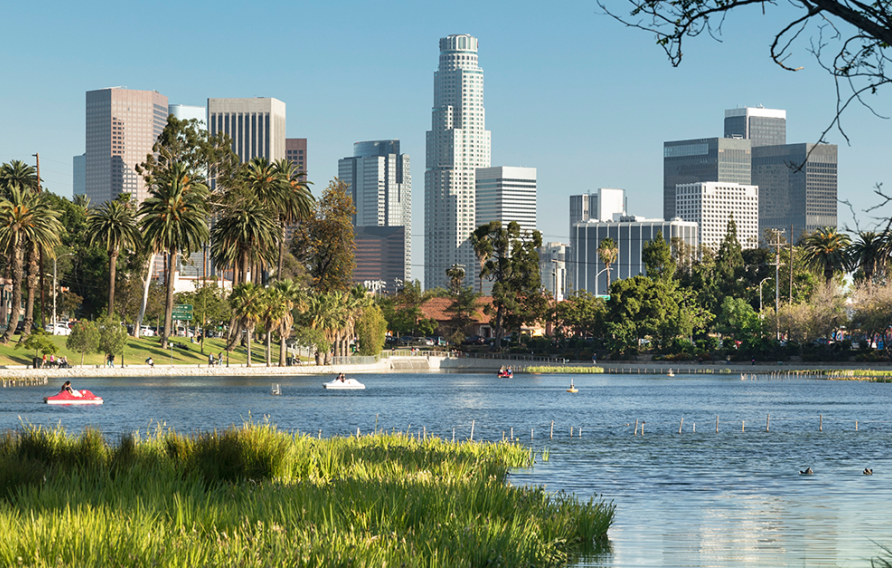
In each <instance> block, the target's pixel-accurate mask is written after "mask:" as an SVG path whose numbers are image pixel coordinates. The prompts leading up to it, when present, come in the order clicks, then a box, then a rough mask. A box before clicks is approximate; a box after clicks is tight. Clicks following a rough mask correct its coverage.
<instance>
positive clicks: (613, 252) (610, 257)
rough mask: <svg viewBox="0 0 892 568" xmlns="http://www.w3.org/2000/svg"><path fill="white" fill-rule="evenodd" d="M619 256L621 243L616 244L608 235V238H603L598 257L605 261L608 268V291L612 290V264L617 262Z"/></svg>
mask: <svg viewBox="0 0 892 568" xmlns="http://www.w3.org/2000/svg"><path fill="white" fill-rule="evenodd" d="M618 256H619V245H617V244H616V241H614V240H613V239H611V238H610V237H607V238H606V239H602V240H601V242H600V243H599V244H598V258H600V259H601V262H603V263H604V268H606V269H607V290H608V293H609V291H610V265H611V264H613V263H614V262H616V258H617V257H618Z"/></svg>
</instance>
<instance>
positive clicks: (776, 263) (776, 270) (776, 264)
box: [771, 229, 784, 341]
mask: <svg viewBox="0 0 892 568" xmlns="http://www.w3.org/2000/svg"><path fill="white" fill-rule="evenodd" d="M783 233H784V231H783V229H781V230H779V231H778V230H775V231H774V239H775V241H774V242H773V243H771V245H772V246H773V247H774V321H775V333H776V337H777V340H778V341H780V315H779V314H780V280H779V276H780V246H781V241H780V237H781V235H782V234H783Z"/></svg>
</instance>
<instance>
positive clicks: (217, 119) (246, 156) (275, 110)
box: [208, 97, 285, 162]
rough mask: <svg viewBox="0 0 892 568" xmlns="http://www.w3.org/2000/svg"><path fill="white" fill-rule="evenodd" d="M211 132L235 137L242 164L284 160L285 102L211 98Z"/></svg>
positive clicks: (234, 150) (209, 115)
mask: <svg viewBox="0 0 892 568" xmlns="http://www.w3.org/2000/svg"><path fill="white" fill-rule="evenodd" d="M208 130H209V131H210V134H211V135H212V136H216V135H217V134H218V133H220V132H224V133H226V134H228V135H229V136H230V138H232V151H233V152H235V153H236V154H238V156H239V158H241V161H242V162H250V161H251V160H252V159H254V158H258V157H262V158H266V159H267V160H269V161H270V162H274V161H276V160H281V159H283V158H284V157H285V103H283V102H282V101H280V100H277V99H273V98H262V97H255V98H251V99H208Z"/></svg>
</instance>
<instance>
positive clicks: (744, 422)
mask: <svg viewBox="0 0 892 568" xmlns="http://www.w3.org/2000/svg"><path fill="white" fill-rule="evenodd" d="M740 431H741V432H746V420H744V421H742V422H741V423H740Z"/></svg>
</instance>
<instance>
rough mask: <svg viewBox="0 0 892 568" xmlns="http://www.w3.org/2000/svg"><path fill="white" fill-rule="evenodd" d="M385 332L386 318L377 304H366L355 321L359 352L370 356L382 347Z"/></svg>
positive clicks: (376, 353) (377, 352) (379, 351)
mask: <svg viewBox="0 0 892 568" xmlns="http://www.w3.org/2000/svg"><path fill="white" fill-rule="evenodd" d="M386 333H387V320H385V319H384V314H383V313H382V312H381V309H380V308H379V307H378V306H375V305H370V306H366V307H365V308H363V310H362V315H361V316H359V319H358V320H357V321H356V334H357V336H358V337H359V354H360V355H366V356H372V355H378V354H379V353H381V350H382V349H383V348H384V336H385V335H386Z"/></svg>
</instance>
